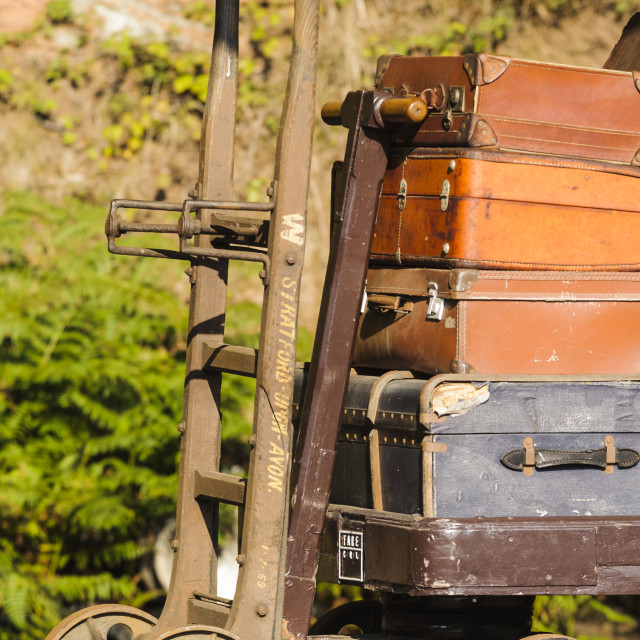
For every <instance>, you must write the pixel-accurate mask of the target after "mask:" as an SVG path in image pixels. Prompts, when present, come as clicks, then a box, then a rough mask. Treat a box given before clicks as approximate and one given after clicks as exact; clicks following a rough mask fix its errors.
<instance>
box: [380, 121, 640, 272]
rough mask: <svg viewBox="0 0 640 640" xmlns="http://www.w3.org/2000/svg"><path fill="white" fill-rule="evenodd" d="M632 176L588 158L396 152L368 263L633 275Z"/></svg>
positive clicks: (638, 222) (636, 256)
mask: <svg viewBox="0 0 640 640" xmlns="http://www.w3.org/2000/svg"><path fill="white" fill-rule="evenodd" d="M638 113H640V110H639V111H638ZM638 122H640V119H638ZM638 178H640V167H629V166H622V165H615V164H612V163H605V162H598V161H594V160H575V159H570V158H557V157H552V156H543V155H534V154H525V153H512V152H500V151H490V150H489V151H487V150H471V149H463V148H458V149H424V148H417V149H411V150H406V151H405V152H403V153H400V152H397V151H396V152H394V154H392V155H391V157H390V160H389V165H388V169H387V172H386V176H385V179H384V184H383V187H382V195H381V199H380V207H379V210H378V217H377V222H376V228H375V236H374V239H373V244H372V248H371V260H372V262H373V263H374V264H388V265H391V264H393V265H402V266H417V265H421V266H436V267H437V266H443V267H469V268H480V269H539V270H542V269H557V270H578V271H589V270H595V271H598V270H620V271H624V270H628V271H633V270H639V269H640V179H638Z"/></svg>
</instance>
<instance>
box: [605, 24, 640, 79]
mask: <svg viewBox="0 0 640 640" xmlns="http://www.w3.org/2000/svg"><path fill="white" fill-rule="evenodd" d="M604 68H605V69H615V70H616V71H638V70H640V12H638V13H635V14H634V15H633V16H631V19H630V20H629V22H627V26H626V27H625V28H624V29H623V31H622V35H621V36H620V40H618V42H617V44H616V46H615V47H614V48H613V51H612V52H611V55H610V56H609V58H608V60H607V61H606V62H605V63H604Z"/></svg>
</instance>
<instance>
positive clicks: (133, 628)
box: [46, 604, 157, 640]
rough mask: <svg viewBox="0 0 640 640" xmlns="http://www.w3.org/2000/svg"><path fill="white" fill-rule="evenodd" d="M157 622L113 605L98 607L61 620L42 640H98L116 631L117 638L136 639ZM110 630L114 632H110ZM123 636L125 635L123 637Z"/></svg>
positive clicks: (143, 614)
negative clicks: (127, 636)
mask: <svg viewBox="0 0 640 640" xmlns="http://www.w3.org/2000/svg"><path fill="white" fill-rule="evenodd" d="M156 623H157V620H156V619H155V618H154V617H153V616H152V615H150V614H148V613H145V612H144V611H140V609H135V608H134V607H128V606H125V605H117V604H99V605H96V606H93V607H88V608H86V609H82V610H80V611H78V612H76V613H74V614H72V615H70V616H69V617H67V618H65V619H64V620H63V621H62V622H60V624H59V625H58V626H56V627H55V629H53V630H52V631H51V633H49V635H48V636H47V637H46V640H85V639H88V640H94V638H99V639H100V640H102V639H103V638H106V637H107V634H109V633H110V632H111V633H113V632H114V631H115V630H116V629H117V630H118V631H119V632H120V633H121V634H123V635H121V637H126V635H129V637H131V638H134V637H140V636H142V635H144V634H146V633H148V632H149V631H151V629H153V627H154V625H155V624H156ZM112 629H113V630H114V631H112ZM124 634H126V635H124Z"/></svg>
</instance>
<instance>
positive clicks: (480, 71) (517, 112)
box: [377, 54, 640, 165]
mask: <svg viewBox="0 0 640 640" xmlns="http://www.w3.org/2000/svg"><path fill="white" fill-rule="evenodd" d="M377 89H378V90H379V91H386V92H390V93H394V94H398V95H422V96H423V98H424V99H425V101H426V102H427V104H428V105H429V106H430V114H429V116H428V117H427V119H426V120H425V121H424V122H423V123H422V124H421V125H420V126H419V127H414V128H411V129H406V130H405V131H404V132H401V133H398V134H397V135H396V136H395V138H394V144H396V145H401V146H408V145H410V146H432V147H440V146H468V147H474V148H481V147H494V148H499V149H503V150H506V149H509V150H517V151H529V152H535V153H545V154H556V155H562V156H573V157H579V158H592V159H599V160H607V161H612V162H620V163H624V164H627V165H629V164H636V165H638V164H639V163H640V154H639V153H638V150H639V149H640V118H638V112H639V111H640V72H633V73H631V72H624V71H611V70H605V69H588V68H584V67H572V66H566V65H560V64H549V63H543V62H532V61H528V60H517V59H512V58H509V57H507V56H492V55H487V54H471V55H467V56H453V57H403V56H390V57H388V56H387V57H383V58H381V59H380V60H379V61H378V73H377Z"/></svg>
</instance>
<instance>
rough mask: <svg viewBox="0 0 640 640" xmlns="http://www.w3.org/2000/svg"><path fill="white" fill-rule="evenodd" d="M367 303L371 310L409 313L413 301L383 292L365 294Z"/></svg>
mask: <svg viewBox="0 0 640 640" xmlns="http://www.w3.org/2000/svg"><path fill="white" fill-rule="evenodd" d="M367 305H368V306H369V309H371V310H372V311H378V312H380V313H386V312H387V311H395V312H397V313H409V312H410V311H411V310H412V309H413V302H410V301H407V300H402V298H401V297H400V296H389V295H386V294H384V293H372V294H371V295H368V296H367Z"/></svg>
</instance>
